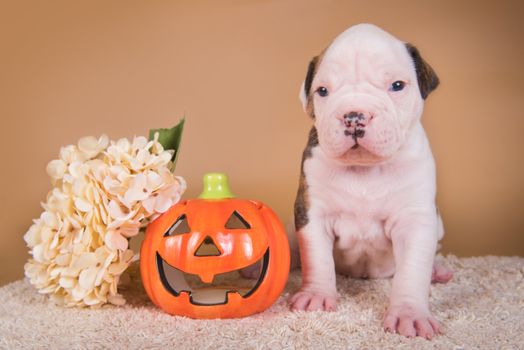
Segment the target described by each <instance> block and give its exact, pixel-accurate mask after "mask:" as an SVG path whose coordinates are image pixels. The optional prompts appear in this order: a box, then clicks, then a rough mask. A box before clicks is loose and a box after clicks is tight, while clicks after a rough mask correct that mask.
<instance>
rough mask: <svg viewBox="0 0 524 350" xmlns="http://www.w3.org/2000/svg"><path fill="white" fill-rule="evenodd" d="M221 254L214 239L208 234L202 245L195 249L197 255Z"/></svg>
mask: <svg viewBox="0 0 524 350" xmlns="http://www.w3.org/2000/svg"><path fill="white" fill-rule="evenodd" d="M221 254H222V253H221V252H220V249H218V247H217V245H216V244H215V242H214V241H213V238H211V237H209V236H206V238H204V241H202V243H201V244H200V246H199V247H198V248H197V250H196V251H195V256H219V255H221Z"/></svg>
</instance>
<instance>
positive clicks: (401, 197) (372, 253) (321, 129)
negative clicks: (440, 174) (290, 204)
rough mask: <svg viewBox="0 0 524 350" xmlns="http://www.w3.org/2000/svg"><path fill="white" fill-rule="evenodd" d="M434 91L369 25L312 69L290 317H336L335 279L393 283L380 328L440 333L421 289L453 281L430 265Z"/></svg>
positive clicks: (415, 55)
mask: <svg viewBox="0 0 524 350" xmlns="http://www.w3.org/2000/svg"><path fill="white" fill-rule="evenodd" d="M438 84H439V79H438V77H437V75H436V74H435V72H434V71H433V69H432V68H431V67H430V66H429V65H428V64H427V63H426V62H425V61H424V60H423V59H422V57H421V56H420V53H419V51H418V50H417V49H416V48H415V47H414V46H412V45H410V44H407V43H404V42H402V41H400V40H398V39H396V38H395V37H393V36H392V35H390V34H388V33H386V32H385V31H383V30H381V29H380V28H378V27H376V26H373V25H370V24H359V25H356V26H353V27H351V28H349V29H348V30H346V31H345V32H343V33H342V34H340V35H339V36H338V37H337V38H336V39H335V40H334V41H333V42H332V44H331V45H330V46H329V47H328V48H327V49H326V50H324V51H323V52H322V53H321V54H320V55H319V56H316V57H314V58H313V60H312V61H311V63H310V64H309V68H308V71H307V75H306V78H305V80H304V82H303V84H302V87H301V89H300V99H301V101H302V105H303V108H304V111H305V112H306V113H307V114H309V115H310V116H311V117H312V118H313V120H314V126H313V128H312V129H311V132H310V133H309V140H308V143H307V146H306V149H305V150H304V153H303V158H302V171H301V177H300V184H299V189H298V194H297V198H296V202H295V229H296V236H297V237H296V238H297V239H298V245H299V248H300V260H301V265H302V287H301V288H300V290H299V291H298V292H297V293H296V294H295V295H294V296H293V297H292V298H291V300H290V302H291V306H292V308H293V309H296V310H334V309H335V308H336V305H337V298H338V293H337V290H336V274H335V273H336V272H338V273H340V274H343V275H347V276H351V277H358V278H384V277H390V276H393V283H392V288H391V296H390V301H389V307H388V309H387V312H386V315H385V317H384V328H385V329H386V330H387V331H391V332H398V333H400V334H402V335H405V336H409V337H414V336H417V335H418V336H422V337H425V338H432V337H433V336H434V335H435V334H438V333H439V329H440V326H439V324H438V322H437V321H436V320H435V319H434V318H433V316H432V315H431V313H430V311H429V305H428V299H429V287H430V283H431V281H432V279H433V281H438V282H446V281H448V280H449V279H450V278H451V276H452V273H451V271H449V270H447V269H446V268H444V267H441V266H435V267H434V266H433V263H434V262H433V260H434V257H435V253H436V250H437V242H438V241H439V240H440V239H441V238H442V236H443V234H444V230H443V226H442V221H441V219H440V216H439V214H438V211H437V208H436V204H435V195H436V180H435V162H434V159H433V155H432V153H431V149H430V146H429V143H428V139H427V137H426V134H425V132H424V129H423V128H422V125H421V123H420V119H421V115H422V110H423V105H424V100H425V99H426V98H427V96H428V95H429V93H430V92H431V91H433V90H434V89H435V88H436V87H437V85H438ZM290 241H291V242H292V241H293V239H291V240H290Z"/></svg>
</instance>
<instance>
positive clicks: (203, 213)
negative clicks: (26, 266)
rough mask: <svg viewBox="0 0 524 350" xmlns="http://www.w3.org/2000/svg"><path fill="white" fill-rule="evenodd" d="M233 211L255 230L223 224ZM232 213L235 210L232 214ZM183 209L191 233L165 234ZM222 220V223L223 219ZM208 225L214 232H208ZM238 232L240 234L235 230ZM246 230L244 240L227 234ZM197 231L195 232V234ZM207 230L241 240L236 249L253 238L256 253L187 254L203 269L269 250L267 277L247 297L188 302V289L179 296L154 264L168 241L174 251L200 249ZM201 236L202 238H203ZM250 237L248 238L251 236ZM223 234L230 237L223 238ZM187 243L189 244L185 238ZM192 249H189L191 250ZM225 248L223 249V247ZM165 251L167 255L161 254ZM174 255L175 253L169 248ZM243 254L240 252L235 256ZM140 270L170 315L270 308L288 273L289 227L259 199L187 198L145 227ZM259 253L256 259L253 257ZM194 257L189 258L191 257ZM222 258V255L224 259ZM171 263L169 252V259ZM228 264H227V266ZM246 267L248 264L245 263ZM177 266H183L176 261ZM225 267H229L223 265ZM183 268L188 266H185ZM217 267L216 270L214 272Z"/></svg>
mask: <svg viewBox="0 0 524 350" xmlns="http://www.w3.org/2000/svg"><path fill="white" fill-rule="evenodd" d="M233 211H238V212H239V213H240V215H242V216H243V217H244V219H246V221H247V222H248V223H249V224H250V226H252V228H251V229H245V230H244V231H242V230H241V231H231V230H226V229H225V224H226V221H227V218H228V217H229V216H230V214H231V213H232V212H233ZM230 212H231V213H230ZM182 214H185V215H186V216H187V220H188V223H189V227H190V229H191V232H190V233H188V234H182V236H184V235H185V236H184V237H185V238H184V239H181V238H177V239H173V238H174V237H163V233H164V232H163V231H165V230H167V229H169V227H170V225H172V224H173V223H174V222H175V220H177V218H178V217H179V216H180V215H182ZM222 221H223V222H222ZM195 230H199V231H202V232H199V233H198V234H196V233H195V232H194V231H195ZM205 230H209V231H214V232H205ZM217 231H223V236H224V237H222V236H220V235H219V234H218V233H217ZM235 232H236V233H235ZM246 232H248V234H249V236H244V239H243V240H242V239H240V240H238V239H237V240H235V239H232V238H231V239H230V240H229V241H228V240H227V239H226V238H227V237H225V236H227V235H230V236H231V235H238V236H233V237H234V238H238V237H240V235H242V234H246ZM192 235H193V236H192ZM206 235H211V236H213V237H212V238H213V240H215V239H216V241H217V244H219V243H220V242H222V243H224V242H226V243H228V244H233V245H237V247H236V248H234V249H236V250H238V249H243V247H244V246H245V244H248V243H246V242H248V241H249V242H251V244H252V246H251V249H255V250H256V254H251V255H250V257H251V258H250V259H252V260H250V259H247V258H246V259H247V260H246V259H244V260H242V259H240V260H239V259H238V257H240V256H243V255H242V254H243V252H240V253H238V252H237V253H235V252H233V253H232V255H231V256H230V259H231V260H230V261H226V260H227V259H226V258H228V256H227V255H226V254H224V256H205V257H199V258H193V257H192V256H191V257H188V259H189V258H191V259H192V261H193V263H194V264H196V263H198V264H202V266H203V267H202V268H203V269H210V268H215V267H216V266H218V265H220V263H224V264H226V265H227V264H230V265H229V267H228V268H229V269H230V270H236V269H239V268H242V267H245V266H238V262H239V261H244V262H248V263H252V262H254V261H255V260H258V259H259V258H262V256H263V255H264V253H265V252H266V251H267V249H269V263H268V267H267V271H266V275H265V276H264V279H263V280H262V282H261V283H260V285H259V286H258V288H257V289H256V290H255V291H254V292H253V293H252V294H251V295H250V296H248V297H246V298H243V297H242V296H240V295H237V294H228V303H227V304H224V305H213V306H207V305H195V304H192V303H190V302H189V297H188V295H187V294H186V293H181V294H180V296H178V297H176V296H174V295H172V294H170V293H169V291H167V290H166V289H165V288H164V286H163V284H162V282H161V280H160V278H159V276H158V271H157V269H156V253H157V252H160V255H161V257H162V258H163V259H166V256H165V255H169V254H167V253H166V251H168V252H169V250H168V248H167V247H168V246H167V245H166V244H167V242H169V247H170V249H174V248H173V247H178V248H179V249H181V250H179V251H178V252H177V253H176V254H180V253H181V254H182V255H183V254H191V253H190V251H191V249H193V248H194V249H196V248H195V247H196V246H197V244H199V243H201V240H202V239H203V237H205V236H206ZM201 236H202V237H201ZM246 237H247V238H249V240H247V238H246ZM189 239H193V240H194V242H192V243H193V245H192V246H191V249H189V248H188V246H187V242H188V240H189ZM223 239H226V241H224V240H223ZM184 242H185V244H186V245H185V246H184V245H183V243H184ZM188 249H189V250H188ZM221 251H224V249H223V247H221ZM163 253H164V254H163ZM170 254H171V255H173V254H175V253H170ZM235 254H240V255H238V256H237V255H235ZM141 257H142V258H141V273H142V276H143V283H144V287H145V289H146V292H147V294H148V295H149V296H150V298H151V299H152V301H153V302H154V303H155V304H156V305H157V306H159V307H160V308H162V309H164V311H166V312H168V313H171V314H178V315H184V316H189V317H195V318H230V317H243V316H247V315H250V314H253V313H257V312H261V311H263V310H265V309H266V308H268V307H269V306H270V305H271V304H272V303H273V302H274V301H275V300H276V299H277V298H278V297H279V295H280V293H281V292H282V290H283V288H284V286H285V284H286V281H287V277H288V272H289V245H288V242H287V236H286V234H285V230H284V228H283V226H282V224H281V223H280V221H279V219H278V217H277V216H276V214H275V213H274V212H273V211H272V210H271V209H270V208H269V207H267V206H265V205H263V204H262V203H260V202H254V201H248V200H239V199H221V200H202V199H196V200H190V201H187V202H185V203H180V204H177V205H175V206H174V207H172V208H170V209H169V210H168V212H166V213H164V214H163V215H162V216H160V217H159V218H157V220H155V221H154V222H152V223H151V224H150V226H149V227H148V228H147V230H146V237H145V239H144V242H143V246H142V249H141ZM255 258H256V259H255ZM191 259H190V260H191ZM220 259H223V260H220ZM165 261H166V262H167V263H168V264H171V263H172V261H169V256H168V257H167V260H165ZM226 265H224V266H226ZM246 266H247V265H246ZM174 267H175V268H179V269H180V266H174ZM224 269H225V267H224ZM181 270H183V271H184V272H188V271H185V270H184V269H181ZM216 273H219V271H215V274H216Z"/></svg>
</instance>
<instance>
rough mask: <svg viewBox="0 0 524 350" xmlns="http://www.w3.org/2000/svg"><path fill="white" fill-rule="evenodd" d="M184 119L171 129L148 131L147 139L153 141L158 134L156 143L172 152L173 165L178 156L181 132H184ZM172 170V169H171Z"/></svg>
mask: <svg viewBox="0 0 524 350" xmlns="http://www.w3.org/2000/svg"><path fill="white" fill-rule="evenodd" d="M185 121H186V119H185V118H182V120H181V121H179V122H178V124H177V125H175V126H174V127H172V128H171V129H151V130H149V139H150V140H153V139H154V138H155V133H156V132H158V142H159V143H160V144H161V145H162V146H163V147H164V149H166V150H170V149H172V150H174V151H175V153H174V154H173V158H172V159H171V160H172V161H173V165H174V164H176V161H177V159H178V154H179V153H180V142H181V141H182V131H183V130H184V123H185ZM173 170H174V168H173Z"/></svg>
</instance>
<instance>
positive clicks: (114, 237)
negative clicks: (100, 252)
mask: <svg viewBox="0 0 524 350" xmlns="http://www.w3.org/2000/svg"><path fill="white" fill-rule="evenodd" d="M104 241H105V242H106V244H107V247H108V248H109V249H111V250H117V249H119V250H122V251H123V250H126V249H127V247H128V242H127V239H125V238H124V237H123V236H122V235H121V234H120V233H118V232H117V231H113V230H111V231H109V232H108V233H107V234H106V236H105V239H104Z"/></svg>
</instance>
